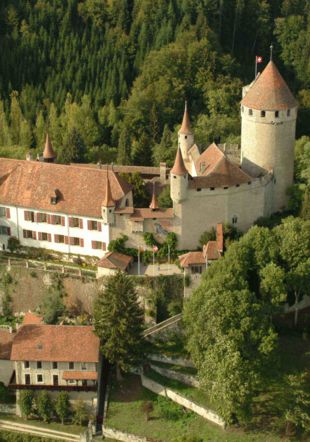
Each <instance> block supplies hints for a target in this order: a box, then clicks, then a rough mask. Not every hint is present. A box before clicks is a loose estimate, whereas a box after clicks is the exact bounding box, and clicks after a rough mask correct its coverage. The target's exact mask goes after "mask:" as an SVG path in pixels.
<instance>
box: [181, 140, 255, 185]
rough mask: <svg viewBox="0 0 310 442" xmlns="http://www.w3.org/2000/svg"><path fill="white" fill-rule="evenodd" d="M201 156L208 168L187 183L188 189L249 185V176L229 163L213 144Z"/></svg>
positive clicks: (235, 165)
mask: <svg viewBox="0 0 310 442" xmlns="http://www.w3.org/2000/svg"><path fill="white" fill-rule="evenodd" d="M201 156H203V157H204V159H205V162H206V163H207V162H208V161H209V167H207V168H206V170H205V172H204V175H202V176H197V177H193V178H192V179H191V180H190V181H189V188H190V189H199V188H201V189H204V188H207V187H214V188H215V187H229V186H235V185H237V184H244V183H249V182H251V180H252V178H251V177H250V175H248V174H247V173H245V172H244V171H243V170H242V169H241V168H240V167H239V166H238V165H237V164H235V163H233V162H231V161H230V160H229V159H228V158H227V157H226V156H225V155H224V153H223V152H222V151H221V150H220V149H219V148H218V147H217V146H216V145H215V144H214V143H213V144H211V146H209V147H208V149H207V150H206V151H205V152H204V153H203V154H202V155H201ZM197 172H198V170H197Z"/></svg>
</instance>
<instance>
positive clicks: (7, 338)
mask: <svg viewBox="0 0 310 442" xmlns="http://www.w3.org/2000/svg"><path fill="white" fill-rule="evenodd" d="M14 336H15V333H10V331H9V330H7V329H4V328H0V360H1V359H2V360H10V357H11V350H12V344H13V338H14Z"/></svg>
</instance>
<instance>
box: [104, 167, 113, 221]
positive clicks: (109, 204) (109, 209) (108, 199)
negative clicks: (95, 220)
mask: <svg viewBox="0 0 310 442" xmlns="http://www.w3.org/2000/svg"><path fill="white" fill-rule="evenodd" d="M101 216H102V219H103V222H104V223H105V224H114V222H115V201H114V200H113V197H112V192H111V186H110V180H109V171H108V169H107V171H106V192H105V196H104V198H103V201H102V206H101Z"/></svg>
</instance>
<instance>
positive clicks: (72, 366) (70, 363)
mask: <svg viewBox="0 0 310 442" xmlns="http://www.w3.org/2000/svg"><path fill="white" fill-rule="evenodd" d="M69 370H74V362H69Z"/></svg>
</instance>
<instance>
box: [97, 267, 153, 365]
mask: <svg viewBox="0 0 310 442" xmlns="http://www.w3.org/2000/svg"><path fill="white" fill-rule="evenodd" d="M94 325H95V332H96V334H97V336H98V337H99V338H100V342H101V351H102V353H103V355H104V356H105V357H106V358H107V359H108V361H109V362H110V363H111V364H116V365H117V367H119V368H120V369H121V370H123V371H128V370H129V369H130V367H132V366H134V365H136V364H138V363H139V362H141V360H142V358H143V350H142V347H143V336H142V332H143V325H144V316H143V311H142V309H141V308H140V306H139V304H138V298H137V293H136V290H135V287H134V284H133V281H132V279H131V278H129V277H128V276H127V275H125V274H124V273H121V272H118V273H117V274H116V275H114V276H111V277H109V278H108V281H107V283H106V285H105V288H104V290H103V292H102V293H100V294H99V296H98V298H97V300H96V302H95V305H94Z"/></svg>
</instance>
